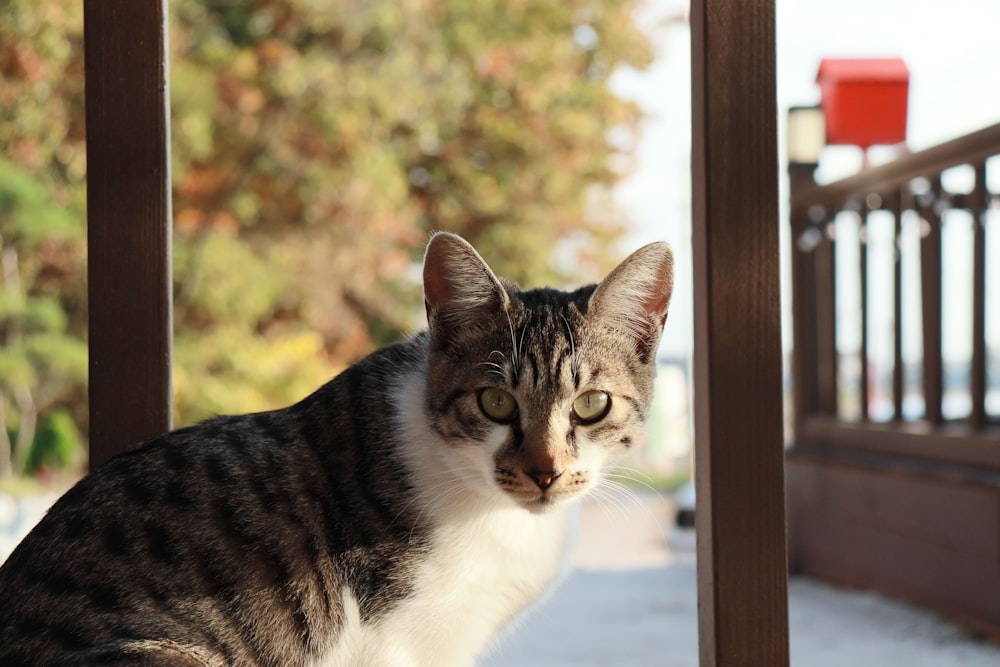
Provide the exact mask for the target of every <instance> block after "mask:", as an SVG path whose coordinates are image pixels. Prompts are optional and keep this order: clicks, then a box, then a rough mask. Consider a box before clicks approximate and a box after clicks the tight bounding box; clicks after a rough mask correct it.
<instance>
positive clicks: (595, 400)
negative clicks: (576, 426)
mask: <svg viewBox="0 0 1000 667" xmlns="http://www.w3.org/2000/svg"><path fill="white" fill-rule="evenodd" d="M610 409H611V397H610V396H608V394H607V392H603V391H600V390H598V389H591V390H590V391H585V392H583V393H582V394H580V395H579V396H577V397H576V400H575V401H573V416H574V417H575V418H576V419H577V420H579V421H580V422H582V423H584V424H593V423H594V422H596V421H600V420H602V419H604V418H605V417H606V416H607V414H608V410H610Z"/></svg>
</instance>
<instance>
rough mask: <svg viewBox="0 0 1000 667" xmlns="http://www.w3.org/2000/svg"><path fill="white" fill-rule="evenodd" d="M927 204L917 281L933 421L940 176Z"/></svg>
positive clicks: (939, 389)
mask: <svg viewBox="0 0 1000 667" xmlns="http://www.w3.org/2000/svg"><path fill="white" fill-rule="evenodd" d="M931 194H932V195H933V198H932V200H931V201H930V203H923V204H922V205H921V209H922V210H921V215H922V216H923V217H924V219H925V220H926V221H927V222H928V223H929V227H930V228H929V229H928V230H927V234H926V236H924V237H923V239H922V240H921V242H920V282H921V290H922V292H923V299H922V301H923V313H922V314H921V318H922V320H923V333H924V356H923V362H924V363H923V367H924V368H923V375H924V418H925V419H927V421H929V422H931V423H932V424H939V423H941V420H942V414H941V399H942V397H943V393H944V391H943V382H942V378H943V372H942V361H941V214H940V213H939V212H938V210H937V204H938V201H940V197H941V176H940V174H938V175H937V176H936V177H935V178H934V180H933V182H932V184H931Z"/></svg>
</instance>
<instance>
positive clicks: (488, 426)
mask: <svg viewBox="0 0 1000 667" xmlns="http://www.w3.org/2000/svg"><path fill="white" fill-rule="evenodd" d="M672 283H673V256H672V254H671V251H670V247H669V246H668V245H667V244H665V243H653V244H650V245H647V246H645V247H643V248H641V249H640V250H638V251H636V252H635V253H633V254H632V255H631V256H629V257H628V258H627V259H626V260H625V261H623V262H622V263H621V264H620V265H619V266H618V267H617V268H616V269H615V270H614V271H612V272H611V273H610V274H609V275H608V276H607V277H606V278H605V279H604V280H603V281H602V282H601V283H600V284H599V285H590V286H588V287H583V288H580V289H578V290H576V291H574V292H562V291H557V290H553V289H535V290H528V291H522V290H520V289H519V288H518V287H517V286H516V285H514V284H512V283H510V282H509V281H506V280H503V279H500V278H498V277H497V276H496V275H495V274H494V273H493V271H491V270H490V268H489V266H487V264H486V262H484V261H483V259H482V257H480V256H479V254H478V253H477V252H476V251H475V249H473V247H472V246H471V245H469V244H468V243H467V242H466V241H464V240H463V239H461V238H460V237H458V236H455V235H453V234H445V233H440V234H437V235H435V236H434V237H432V239H431V241H430V244H429V245H428V247H427V253H426V256H425V259H424V294H425V301H426V306H427V318H428V323H429V330H430V354H429V363H428V392H427V410H428V413H429V417H430V422H431V426H432V428H433V429H434V430H435V431H436V432H437V433H438V434H439V435H440V436H441V437H442V438H443V440H444V441H445V442H446V443H447V445H448V447H449V451H448V453H447V455H446V456H445V457H443V459H442V460H443V461H444V463H443V465H447V466H449V468H451V469H452V472H454V473H456V474H457V475H458V476H459V477H460V478H461V479H464V480H467V481H468V482H469V486H470V487H472V488H476V489H480V490H482V491H483V492H485V493H487V494H489V495H492V496H497V497H503V498H506V499H508V500H511V501H513V502H515V503H517V504H519V505H521V506H523V507H525V508H527V509H529V510H531V511H534V512H542V511H545V510H547V509H549V508H551V507H553V506H556V505H559V504H562V502H564V501H566V500H570V499H572V498H575V497H578V496H580V495H581V494H583V493H584V492H586V491H587V490H589V489H591V488H592V487H593V486H594V485H596V484H597V483H598V482H599V481H600V475H601V471H602V468H603V467H604V466H605V465H606V463H607V461H608V459H609V458H610V457H613V456H615V455H617V454H620V453H622V452H624V451H626V450H628V449H629V448H630V447H631V446H633V445H634V444H637V443H638V442H639V441H640V439H641V437H642V434H643V428H644V427H643V424H644V422H645V420H646V416H647V413H648V411H649V406H650V401H651V398H652V389H653V376H654V372H655V357H656V348H657V345H658V344H659V340H660V334H661V333H662V331H663V325H664V322H665V321H666V317H667V306H668V304H669V301H670V293H671V288H672Z"/></svg>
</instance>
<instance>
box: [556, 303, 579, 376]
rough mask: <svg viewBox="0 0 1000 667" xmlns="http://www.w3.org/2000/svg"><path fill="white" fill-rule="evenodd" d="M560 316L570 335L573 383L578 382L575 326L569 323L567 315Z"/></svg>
mask: <svg viewBox="0 0 1000 667" xmlns="http://www.w3.org/2000/svg"><path fill="white" fill-rule="evenodd" d="M559 317H561V318H562V321H563V323H564V324H565V325H566V333H567V334H568V335H569V358H570V362H569V367H570V369H571V370H572V373H573V384H576V371H577V364H576V342H575V341H574V340H573V327H571V326H570V325H569V320H567V319H566V316H565V315H563V314H562V313H560V314H559Z"/></svg>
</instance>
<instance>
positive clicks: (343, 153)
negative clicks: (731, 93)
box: [0, 0, 651, 447]
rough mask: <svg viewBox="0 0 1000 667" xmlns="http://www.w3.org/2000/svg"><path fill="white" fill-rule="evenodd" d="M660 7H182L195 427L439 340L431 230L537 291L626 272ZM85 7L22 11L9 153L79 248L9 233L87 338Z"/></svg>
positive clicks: (1, 78) (571, 1)
mask: <svg viewBox="0 0 1000 667" xmlns="http://www.w3.org/2000/svg"><path fill="white" fill-rule="evenodd" d="M639 2H640V0H566V1H564V2H548V1H544V0H506V1H501V0H403V1H402V2H399V1H398V0H392V1H390V0H345V1H344V2H339V3H329V2H321V1H320V0H172V1H171V3H170V7H171V17H172V25H171V39H172V62H171V86H172V91H171V99H172V113H173V128H172V138H173V174H174V201H175V204H174V212H175V306H176V310H175V324H176V341H175V359H176V373H175V389H176V394H177V399H176V406H177V410H178V415H177V418H178V419H177V421H178V422H179V423H187V422H190V421H192V420H194V419H197V418H200V417H203V416H206V415H208V414H210V413H212V412H214V411H227V412H228V411H242V410H254V409H265V408H269V407H274V406H276V405H281V404H284V403H287V402H288V401H290V400H294V399H295V398H297V397H299V396H301V395H303V394H305V393H306V392H307V391H308V390H309V389H311V388H312V387H314V386H315V385H316V384H317V383H319V382H321V381H322V380H323V379H325V378H327V377H329V376H330V375H332V374H333V373H335V372H336V371H337V370H338V369H339V368H341V367H342V366H343V365H345V364H347V363H349V362H351V361H353V360H354V359H356V358H357V357H359V356H360V355H362V354H363V353H365V352H366V351H368V350H369V349H370V348H371V347H372V346H373V345H376V344H380V343H383V342H385V341H386V340H388V339H391V338H395V337H397V336H398V335H399V334H400V333H401V332H406V331H410V330H413V329H415V328H416V327H418V326H420V323H421V319H422V307H421V304H420V296H419V284H418V280H417V277H418V275H419V271H417V270H416V268H417V267H416V262H417V260H418V257H419V254H420V251H421V249H422V246H423V244H424V242H425V240H426V237H427V234H428V232H430V231H433V230H438V229H448V230H452V231H456V232H458V233H461V234H463V235H464V236H466V238H468V239H469V240H470V241H472V242H473V243H474V244H475V245H476V246H477V247H478V248H479V249H480V250H481V252H482V253H483V255H484V256H486V257H487V258H488V259H489V260H490V261H491V263H492V264H493V265H494V266H495V268H496V269H497V270H498V271H499V272H501V273H503V274H504V275H507V276H509V277H511V278H513V279H515V280H520V281H529V280H530V281H532V282H533V283H541V282H551V283H556V284H561V283H565V282H570V283H576V282H577V281H578V280H579V275H574V276H570V275H564V274H565V273H568V272H570V271H572V272H573V273H578V274H582V275H588V276H595V275H597V274H598V272H599V271H601V270H604V269H606V268H608V266H609V264H610V262H611V261H612V258H611V257H609V256H608V255H607V253H609V252H611V251H612V243H611V242H612V241H613V240H614V239H616V238H617V236H618V235H619V234H620V232H621V230H622V221H621V220H620V219H619V218H618V216H617V215H616V214H615V213H614V212H613V211H612V212H611V214H607V211H606V208H607V207H606V206H604V207H600V211H601V214H600V215H595V213H594V212H595V210H597V208H598V207H595V205H594V202H606V200H607V197H606V192H607V190H608V189H609V188H610V187H611V186H612V185H613V184H614V183H615V182H616V181H617V180H618V179H619V178H620V177H621V176H622V175H623V174H624V172H625V171H626V170H627V168H628V164H629V153H630V150H631V149H630V146H631V143H630V142H629V141H628V138H629V136H630V134H631V133H634V131H635V130H636V128H637V122H638V120H639V113H638V110H637V108H636V107H635V106H634V105H633V104H631V103H630V102H627V101H624V100H622V99H620V98H618V97H616V96H615V95H614V94H613V92H612V91H611V89H610V88H609V86H608V81H609V78H610V76H611V74H612V73H613V72H614V71H615V69H616V68H618V67H620V66H623V65H629V66H633V67H643V66H645V65H646V64H648V62H649V59H650V55H651V54H650V48H649V45H648V43H647V39H646V37H645V36H644V35H643V34H642V33H641V32H640V31H639V30H638V29H637V28H636V26H635V25H634V23H633V14H634V13H635V11H636V8H637V5H638V3H639ZM80 4H81V3H79V2H78V0H72V1H70V0H66V1H61V2H54V3H42V4H39V3H37V2H34V1H33V0H0V13H2V14H3V16H4V21H3V22H2V24H0V145H2V146H3V147H4V153H5V154H6V155H7V156H8V159H9V160H10V161H11V163H12V164H13V165H15V166H16V167H17V168H19V169H21V170H26V171H28V172H30V173H32V174H33V175H34V179H35V180H36V181H37V183H38V186H39V187H40V188H42V190H43V191H44V192H45V193H46V197H47V200H48V201H49V203H50V204H51V205H52V206H53V207H55V208H58V209H62V210H63V211H64V212H66V213H67V214H68V216H69V218H71V219H72V220H73V221H74V229H75V230H76V231H75V232H74V233H73V234H67V235H63V236H62V237H60V239H61V240H59V241H58V242H56V246H55V247H57V249H58V252H56V251H55V250H54V249H53V250H50V251H46V252H41V251H39V252H36V249H41V248H43V246H45V247H48V246H47V245H46V244H51V243H52V241H50V240H45V241H41V242H39V243H38V244H36V245H34V246H31V245H30V244H29V242H28V241H27V240H25V239H21V238H19V237H18V238H15V236H11V235H9V234H8V233H7V232H6V231H4V228H0V234H4V239H6V240H5V241H4V242H5V243H6V244H7V245H8V246H10V247H13V248H14V249H15V250H16V251H17V253H18V257H19V258H20V262H21V266H20V268H19V272H20V278H19V282H20V285H22V287H21V289H22V292H23V295H24V297H23V298H24V299H27V298H29V297H30V298H32V299H34V298H36V297H37V298H43V297H46V298H49V299H51V303H54V304H56V305H57V306H58V309H59V310H60V311H61V312H62V314H63V319H62V321H61V323H56V322H53V326H54V327H55V329H52V328H49V329H44V328H43V330H44V331H48V332H50V333H51V332H52V331H55V330H60V331H62V332H63V334H61V335H64V337H70V338H74V339H76V340H82V339H83V335H84V334H83V331H84V326H85V322H84V320H83V314H84V312H85V311H84V309H83V305H84V296H85V295H84V293H83V291H82V288H81V286H80V285H81V284H82V281H81V280H79V275H80V274H79V273H77V274H73V276H72V277H71V275H70V274H66V273H60V272H58V271H55V270H54V269H52V268H51V266H52V265H54V266H57V267H58V268H59V269H60V270H63V269H65V267H68V266H72V267H75V268H79V267H78V265H79V263H80V261H82V257H83V253H84V250H85V248H84V244H83V241H82V238H83V237H82V232H81V231H80V230H81V229H82V225H81V224H80V221H82V220H83V219H84V214H85V210H84V201H85V200H84V188H83V177H84V153H83V113H82V109H83V99H82V91H83V69H82V49H81V27H82V23H81V16H80V14H81V11H80ZM612 134H613V135H614V137H615V141H612V139H611V136H612ZM623 137H624V138H625V140H624V141H623V140H622V138H623ZM2 178H3V176H2V175H0V179H2ZM48 238H49V237H46V239H48ZM5 247H6V246H5ZM556 251H558V253H559V256H560V257H559V259H560V261H559V262H555V261H554V253H555V252H556ZM28 257H30V258H31V260H30V262H31V263H32V267H29V268H26V267H25V266H24V264H25V262H27V261H28V260H27V259H26V258H28ZM45 267H49V268H45ZM567 267H569V268H567ZM39 276H48V277H46V278H45V279H41V278H39ZM57 324H58V326H56V325H57ZM60 327H62V328H61V329H60ZM32 363H34V362H32ZM33 368H36V366H33ZM74 382H75V381H74ZM71 384H72V383H71ZM74 387H75V388H74V390H73V391H68V392H67V393H66V394H65V395H67V396H69V395H75V396H79V394H80V391H81V388H80V386H77V385H74ZM11 405H13V402H11ZM71 407H72V409H73V416H74V419H75V420H76V421H77V423H78V424H80V425H81V431H82V432H86V415H85V411H81V409H80V405H74V406H71ZM14 410H19V408H14ZM0 430H2V429H0ZM2 437H3V436H2V434H0V438H2ZM0 447H2V443H0Z"/></svg>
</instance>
